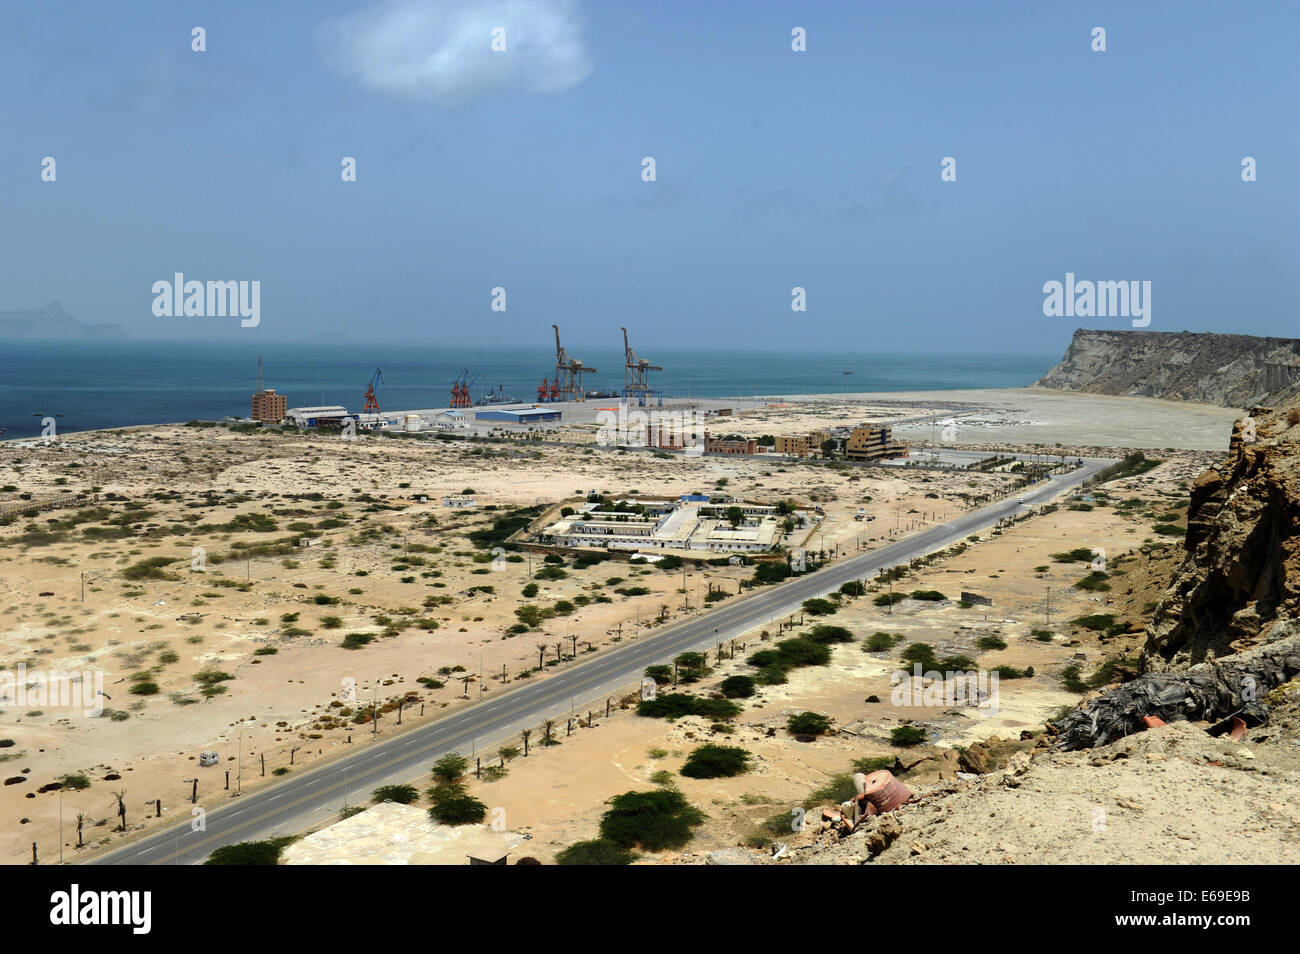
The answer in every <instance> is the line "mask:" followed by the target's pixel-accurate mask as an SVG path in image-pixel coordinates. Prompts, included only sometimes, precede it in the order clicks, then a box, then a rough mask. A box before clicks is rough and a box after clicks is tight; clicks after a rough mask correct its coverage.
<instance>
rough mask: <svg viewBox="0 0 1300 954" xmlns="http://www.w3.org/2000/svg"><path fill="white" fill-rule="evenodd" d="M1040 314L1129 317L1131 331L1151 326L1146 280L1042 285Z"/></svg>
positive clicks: (1068, 277) (1070, 276) (1068, 279)
mask: <svg viewBox="0 0 1300 954" xmlns="http://www.w3.org/2000/svg"><path fill="white" fill-rule="evenodd" d="M1043 295H1044V296H1045V297H1044V298H1043V314H1044V315H1046V316H1047V317H1048V318H1132V319H1133V327H1134V328H1145V327H1146V326H1147V325H1149V324H1151V283H1150V282H1149V281H1143V282H1139V281H1120V282H1090V281H1078V282H1076V281H1075V280H1074V272H1066V273H1065V282H1064V284H1062V283H1061V282H1058V281H1055V280H1053V281H1049V282H1046V283H1044V285H1043Z"/></svg>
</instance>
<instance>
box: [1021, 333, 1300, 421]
mask: <svg viewBox="0 0 1300 954" xmlns="http://www.w3.org/2000/svg"><path fill="white" fill-rule="evenodd" d="M1297 382H1300V339H1296V338H1257V337H1254V336H1251V335H1220V334H1208V333H1199V332H1190V331H1090V330H1086V329H1083V328H1080V329H1078V330H1077V331H1075V333H1074V338H1073V339H1072V340H1071V342H1070V347H1069V348H1068V349H1067V350H1066V352H1065V357H1064V358H1062V359H1061V363H1060V364H1058V365H1057V366H1056V367H1054V368H1052V370H1051V371H1048V372H1047V374H1045V375H1044V376H1043V377H1042V378H1041V379H1039V380H1038V381H1037V382H1036V383H1035V387H1041V388H1053V389H1057V390H1065V391H1087V392H1091V393H1094V394H1118V395H1126V396H1130V397H1154V398H1165V399H1169V400H1179V401H1199V402H1201V403H1204V404H1217V405H1220V406H1222V407H1250V406H1251V405H1253V404H1259V403H1267V402H1269V401H1271V400H1274V399H1275V397H1276V396H1277V395H1279V394H1282V393H1287V392H1288V391H1289V390H1290V389H1292V388H1293V386H1295V385H1296V384H1297Z"/></svg>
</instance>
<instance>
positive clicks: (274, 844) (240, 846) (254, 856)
mask: <svg viewBox="0 0 1300 954" xmlns="http://www.w3.org/2000/svg"><path fill="white" fill-rule="evenodd" d="M291 841H293V838H292V837H291V836H286V837H281V838H271V839H269V840H267V841H241V842H237V843H236V844H233V845H222V846H221V847H220V848H217V849H215V850H213V852H212V854H211V855H209V856H208V859H207V860H206V861H205V862H203V863H204V864H205V865H276V864H279V863H280V852H281V851H283V850H284V847H285V845H287V844H289V842H291Z"/></svg>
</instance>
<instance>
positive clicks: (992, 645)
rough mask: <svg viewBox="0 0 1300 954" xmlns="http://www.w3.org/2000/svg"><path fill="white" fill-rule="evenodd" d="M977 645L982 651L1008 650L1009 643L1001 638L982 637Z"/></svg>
mask: <svg viewBox="0 0 1300 954" xmlns="http://www.w3.org/2000/svg"><path fill="white" fill-rule="evenodd" d="M975 645H976V646H978V647H979V648H980V649H984V650H990V649H1006V648H1007V641H1006V640H1005V639H1003V638H1002V637H1001V636H981V637H980V638H979V639H978V640H976V642H975Z"/></svg>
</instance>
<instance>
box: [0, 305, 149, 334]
mask: <svg viewBox="0 0 1300 954" xmlns="http://www.w3.org/2000/svg"><path fill="white" fill-rule="evenodd" d="M126 336H127V334H126V331H125V330H123V328H122V326H121V325H85V324H82V323H81V322H79V321H78V320H77V319H76V318H74V317H72V316H71V315H70V314H68V313H67V312H66V311H64V310H63V306H62V305H60V304H59V303H58V302H57V301H52V302H50V303H49V304H48V305H46V306H44V307H43V308H35V309H32V310H29V311H0V338H125V337H126Z"/></svg>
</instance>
